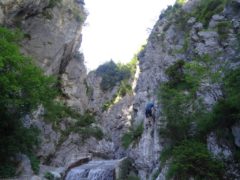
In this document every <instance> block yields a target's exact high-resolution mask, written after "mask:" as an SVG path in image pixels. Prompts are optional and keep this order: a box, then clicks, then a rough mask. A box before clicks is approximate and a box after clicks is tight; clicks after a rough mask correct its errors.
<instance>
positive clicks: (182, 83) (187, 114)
mask: <svg viewBox="0 0 240 180" xmlns="http://www.w3.org/2000/svg"><path fill="white" fill-rule="evenodd" d="M203 69H204V71H202V70H203ZM206 71H207V69H206V68H205V66H203V67H201V65H200V64H198V65H196V64H195V63H194V62H191V63H186V62H184V61H183V60H179V61H176V62H175V63H174V64H173V65H171V66H169V67H168V68H167V70H166V74H167V76H168V78H169V81H168V82H166V83H164V84H163V85H162V86H161V88H160V94H159V98H160V101H161V102H162V104H163V112H164V115H165V116H166V120H167V123H166V127H165V128H162V129H161V131H160V133H161V135H163V136H166V137H167V138H169V139H171V141H172V143H173V144H174V143H177V142H179V141H181V140H183V139H186V138H188V137H189V136H191V131H190V130H191V126H192V123H193V122H194V121H197V120H198V119H200V118H202V117H203V115H205V112H204V108H203V103H202V100H201V98H200V97H197V96H196V91H197V89H198V86H199V84H200V81H201V78H202V77H203V74H205V73H206ZM200 74H201V75H200ZM193 75H194V76H193ZM195 75H198V76H196V77H195Z"/></svg>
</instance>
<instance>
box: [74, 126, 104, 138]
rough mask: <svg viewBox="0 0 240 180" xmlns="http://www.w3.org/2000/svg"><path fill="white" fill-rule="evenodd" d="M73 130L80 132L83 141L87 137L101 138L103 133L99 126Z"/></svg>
mask: <svg viewBox="0 0 240 180" xmlns="http://www.w3.org/2000/svg"><path fill="white" fill-rule="evenodd" d="M77 130H78V131H77ZM75 132H78V133H80V134H81V137H82V140H83V141H85V140H86V139H87V138H89V137H95V138H96V139H98V140H101V139H102V138H103V135H104V134H103V132H102V130H101V129H100V128H99V127H85V128H79V129H76V130H75Z"/></svg>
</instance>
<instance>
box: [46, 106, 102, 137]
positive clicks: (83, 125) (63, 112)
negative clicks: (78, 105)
mask: <svg viewBox="0 0 240 180" xmlns="http://www.w3.org/2000/svg"><path fill="white" fill-rule="evenodd" d="M55 105H58V106H59V107H60V108H59V109H57V110H56V111H55V112H54V114H55V115H57V116H53V117H54V120H59V119H61V118H64V117H71V118H73V120H75V122H74V123H73V124H71V125H70V126H69V127H68V128H67V130H66V131H64V132H63V134H64V137H67V136H68V135H69V134H70V133H71V132H75V133H78V134H80V135H81V138H82V140H83V141H85V140H86V139H87V138H89V137H91V136H92V137H95V138H96V139H99V140H100V139H102V138H103V135H104V134H103V132H102V130H101V129H100V128H99V127H95V126H92V125H93V123H95V122H96V120H95V117H94V116H93V114H92V113H91V112H85V113H84V114H80V113H78V112H76V111H75V110H73V109H71V108H70V107H67V106H64V105H61V104H59V103H58V104H55ZM51 111H52V110H50V113H51ZM52 122H55V123H58V122H59V121H52Z"/></svg>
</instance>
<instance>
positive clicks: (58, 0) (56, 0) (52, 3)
mask: <svg viewBox="0 0 240 180" xmlns="http://www.w3.org/2000/svg"><path fill="white" fill-rule="evenodd" d="M61 2H62V0H49V3H48V8H53V7H55V6H56V5H58V4H59V3H61Z"/></svg>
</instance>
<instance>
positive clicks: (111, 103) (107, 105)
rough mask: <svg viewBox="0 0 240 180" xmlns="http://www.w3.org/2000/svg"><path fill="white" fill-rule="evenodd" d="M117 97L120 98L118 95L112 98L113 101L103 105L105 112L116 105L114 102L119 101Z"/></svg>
mask: <svg viewBox="0 0 240 180" xmlns="http://www.w3.org/2000/svg"><path fill="white" fill-rule="evenodd" d="M117 97H118V95H114V96H113V97H112V99H110V100H109V101H106V102H105V103H104V104H103V106H102V110H103V111H106V110H108V109H109V108H110V107H111V106H112V105H113V104H114V102H115V100H116V99H117Z"/></svg>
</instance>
